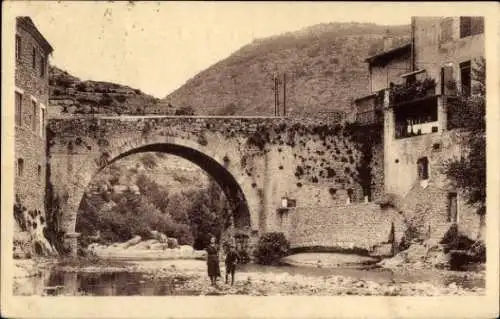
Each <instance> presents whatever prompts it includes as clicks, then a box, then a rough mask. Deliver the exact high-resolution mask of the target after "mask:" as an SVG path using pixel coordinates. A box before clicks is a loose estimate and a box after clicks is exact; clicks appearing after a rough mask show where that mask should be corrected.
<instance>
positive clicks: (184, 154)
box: [91, 143, 251, 229]
mask: <svg viewBox="0 0 500 319" xmlns="http://www.w3.org/2000/svg"><path fill="white" fill-rule="evenodd" d="M146 152H157V153H166V154H170V155H175V156H178V157H181V158H184V159H186V160H188V161H190V162H191V163H194V164H196V165H197V166H198V167H200V168H201V169H202V170H203V171H205V172H206V173H207V174H208V175H209V176H210V177H211V178H212V179H213V180H214V181H215V182H216V183H217V184H218V185H219V186H220V187H221V189H222V191H223V192H224V195H225V196H226V199H227V200H228V201H229V202H230V203H231V206H232V207H233V209H232V214H233V219H234V223H235V225H234V226H235V227H236V228H239V229H244V228H250V226H251V222H250V210H249V208H248V204H247V200H246V196H245V193H244V191H243V190H242V188H241V186H240V185H239V184H238V181H236V179H235V177H234V176H233V175H232V174H231V173H230V172H229V171H228V169H227V168H226V167H225V166H224V165H221V163H219V162H218V161H217V160H215V159H213V158H212V157H210V156H208V155H206V154H204V153H202V152H200V151H199V150H196V149H193V148H190V147H187V146H183V145H179V144H171V143H156V144H147V145H143V146H140V147H137V148H133V149H131V150H129V151H127V152H125V153H121V154H119V155H117V156H116V157H114V158H113V159H111V160H110V161H108V162H107V164H106V165H105V166H103V167H101V168H100V169H99V170H98V171H97V172H95V173H94V175H93V176H92V178H91V180H92V179H93V178H94V177H95V176H96V175H97V174H99V173H100V172H101V171H102V170H103V169H104V168H106V167H109V166H110V165H111V164H113V163H115V162H117V161H119V160H120V159H122V158H125V157H128V156H131V155H134V154H139V153H146Z"/></svg>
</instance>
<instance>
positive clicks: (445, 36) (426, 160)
mask: <svg viewBox="0 0 500 319" xmlns="http://www.w3.org/2000/svg"><path fill="white" fill-rule="evenodd" d="M483 56H484V21H483V18H481V17H414V18H412V21H411V40H410V43H409V44H406V45H404V46H401V47H398V48H395V49H392V50H389V51H386V52H383V53H380V54H378V55H376V56H373V57H370V58H368V59H367V60H366V62H368V64H369V71H370V84H369V88H368V89H369V90H368V91H369V92H370V94H369V95H367V96H365V97H362V98H360V99H357V100H356V101H355V103H356V109H357V118H356V119H357V122H358V123H362V124H367V125H368V124H373V123H380V124H382V127H383V136H384V143H383V144H384V188H385V192H386V193H390V194H395V195H397V196H399V197H400V198H403V199H404V201H403V203H404V206H405V209H406V210H407V211H412V212H419V213H420V214H423V215H425V216H426V220H427V222H428V223H429V228H432V227H433V228H434V229H435V230H436V231H438V230H440V231H438V233H439V232H441V233H442V230H446V229H448V228H449V225H451V224H452V223H456V224H457V225H458V226H459V229H461V230H462V231H463V232H465V233H467V234H468V235H469V236H470V237H475V236H477V232H478V225H479V221H478V218H479V217H478V216H477V214H475V209H474V208H472V207H469V206H468V205H466V204H465V200H464V198H463V196H462V195H461V194H460V192H459V191H457V190H456V189H455V188H454V187H453V185H451V183H450V182H449V181H448V180H447V179H446V177H445V176H444V174H443V173H442V166H443V163H444V162H445V161H446V160H449V159H452V158H459V157H460V156H461V155H462V154H464V151H465V149H466V146H465V145H464V144H463V142H462V139H461V136H462V134H463V131H461V130H460V129H458V128H456V127H453V125H452V124H451V122H450V121H449V117H450V116H459V114H452V113H451V108H450V107H449V105H450V103H451V101H453V99H454V98H456V97H457V96H458V95H464V96H470V95H471V94H475V93H477V92H475V91H474V87H475V85H474V79H473V76H472V69H473V68H474V66H475V64H476V63H477V61H478V59H480V58H481V57H483ZM431 232H432V230H431ZM440 235H441V234H439V236H440Z"/></svg>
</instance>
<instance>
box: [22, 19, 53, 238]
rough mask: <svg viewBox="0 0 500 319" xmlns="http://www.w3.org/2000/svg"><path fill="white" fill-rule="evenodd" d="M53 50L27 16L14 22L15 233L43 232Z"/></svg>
mask: <svg viewBox="0 0 500 319" xmlns="http://www.w3.org/2000/svg"><path fill="white" fill-rule="evenodd" d="M52 51H53V48H52V46H51V45H50V43H49V42H48V41H47V40H46V39H45V38H44V37H43V35H42V34H41V33H40V31H39V30H38V29H37V27H36V26H35V24H34V23H33V21H32V20H31V19H30V18H29V17H18V18H17V19H16V36H15V59H16V61H15V92H13V94H15V99H14V101H15V107H14V109H15V196H16V205H17V207H19V209H18V210H15V214H16V215H15V219H16V221H17V222H16V223H15V230H16V231H17V232H28V233H31V237H33V234H34V233H38V234H39V235H40V234H41V233H42V231H43V227H44V223H45V217H44V216H45V205H44V202H45V189H46V124H47V104H48V101H49V74H48V60H49V56H50V54H51V53H52Z"/></svg>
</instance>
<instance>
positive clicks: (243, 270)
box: [15, 264, 485, 296]
mask: <svg viewBox="0 0 500 319" xmlns="http://www.w3.org/2000/svg"><path fill="white" fill-rule="evenodd" d="M255 273H274V274H276V275H278V274H283V273H288V274H290V275H303V276H319V277H322V276H332V275H338V276H348V277H352V278H356V279H359V280H366V281H374V282H378V283H387V282H394V283H401V282H421V281H424V282H430V283H433V284H435V285H439V286H446V285H448V284H450V283H453V282H454V283H456V284H457V285H458V286H462V287H464V288H472V287H484V285H485V283H484V279H475V278H467V277H464V276H463V275H458V274H457V275H453V274H446V275H445V274H442V273H436V272H433V271H432V270H422V271H412V272H411V273H397V272H392V271H390V270H387V269H359V268H358V269H356V268H314V267H297V266H279V267H272V266H261V265H255V264H248V265H244V266H241V267H240V268H239V270H238V273H237V280H238V278H246V276H247V275H250V276H253V275H252V274H255ZM185 280H186V279H185V278H182V277H169V278H162V279H154V280H152V279H149V278H147V277H145V276H144V274H143V273H140V272H124V271H123V272H105V273H102V272H101V273H87V272H67V271H60V270H55V269H53V270H50V271H45V272H42V275H41V276H40V277H31V278H27V279H26V281H25V282H24V283H22V284H21V285H20V286H18V287H17V288H18V289H17V290H16V292H15V294H18V295H19V294H20V295H67V296H68V295H69V296H75V295H76V296H80V295H92V296H169V295H170V296H172V295H177V296H179V295H191V296H192V295H198V294H199V293H200V292H199V291H187V290H185V289H181V286H182V284H183V283H184V282H185Z"/></svg>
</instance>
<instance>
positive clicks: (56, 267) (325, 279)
mask: <svg viewBox="0 0 500 319" xmlns="http://www.w3.org/2000/svg"><path fill="white" fill-rule="evenodd" d="M15 264H16V268H18V270H16V272H17V275H16V276H15V278H14V283H15V285H14V287H15V292H16V289H17V293H16V294H21V295H29V294H30V292H31V293H33V292H32V291H34V290H33V289H26V285H30V284H33V283H35V282H36V284H35V285H38V286H39V287H38V290H37V291H44V290H43V289H45V288H47V287H44V288H43V289H42V288H40V286H47V285H49V286H51V285H54V284H53V283H50V280H49V279H50V277H51V276H52V277H54V276H56V277H57V276H59V277H68V278H73V279H72V280H73V281H75V280H81V278H80V279H78V278H77V277H82V276H81V275H77V274H82V275H83V274H92V277H93V278H94V279H92V282H93V283H94V284H97V285H99V284H101V285H102V282H103V281H105V280H110V279H109V278H113V276H116V275H117V274H123V275H127V274H129V275H130V276H129V277H130V278H132V279H130V278H129V277H127V278H125V279H123V280H125V284H124V286H130V285H136V286H137V287H136V290H134V291H133V292H131V291H128V292H127V291H123V292H116V291H115V292H110V293H109V295H114V294H115V293H116V295H122V294H132V295H136V294H139V295H140V294H144V295H250V296H269V295H306V296H312V295H320V296H329V295H362V296H369V295H378V296H442V295H481V294H484V272H478V273H476V272H451V271H445V270H437V269H436V270H432V271H427V272H414V271H413V272H412V271H410V272H406V273H405V272H404V271H400V272H391V271H389V270H384V269H344V268H331V269H328V268H322V269H320V268H315V267H310V266H309V267H291V266H289V267H270V266H261V265H253V264H249V265H242V266H239V267H238V270H237V273H236V282H235V284H234V286H230V285H226V284H225V283H223V282H222V280H221V279H222V278H219V281H218V285H217V287H211V286H210V282H209V280H208V278H207V276H206V265H205V262H204V261H200V260H185V259H184V260H161V261H130V262H129V261H127V262H124V261H110V260H100V261H98V262H96V261H95V260H90V261H83V260H80V261H78V260H77V261H65V260H62V261H61V262H59V263H54V262H51V261H39V263H38V264H37V263H36V262H33V261H19V260H18V261H16V263H15ZM221 270H222V274H223V275H224V266H223V264H221ZM67 274H69V276H67ZM71 274H73V275H71ZM106 274H109V275H106ZM86 276H87V275H86ZM100 276H105V277H102V278H103V279H99V278H101V277H100ZM122 277H123V276H122ZM129 281H134V282H129ZM160 284H161V285H163V286H168V289H167V290H166V288H165V287H163V288H162V289H156V290H154V289H153V288H151V285H153V286H154V285H160ZM57 285H62V286H64V285H66V286H68V285H69V286H74V287H76V288H75V289H74V291H75V293H76V292H77V293H78V294H80V293H83V294H90V295H92V289H93V288H92V287H88V286H85V285H87V284H82V283H78V282H73V283H71V284H68V283H66V282H64V280H63V281H61V282H58V283H57ZM82 285H83V286H82ZM110 285H111V286H114V283H112V282H111V283H110ZM148 285H149V286H148ZM142 286H144V287H146V286H147V287H149V288H148V289H149V290H147V289H146V290H144V289H142V288H141V287H142ZM78 287H80V288H78ZM82 287H83V288H85V289H87V291H83V292H82V291H81V290H82ZM85 289H84V290H85ZM124 289H127V288H124ZM141 289H142V290H141ZM110 291H111V290H110ZM73 293H74V292H72V291H69V292H68V294H70V295H71V294H73ZM101 293H102V292H101Z"/></svg>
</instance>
